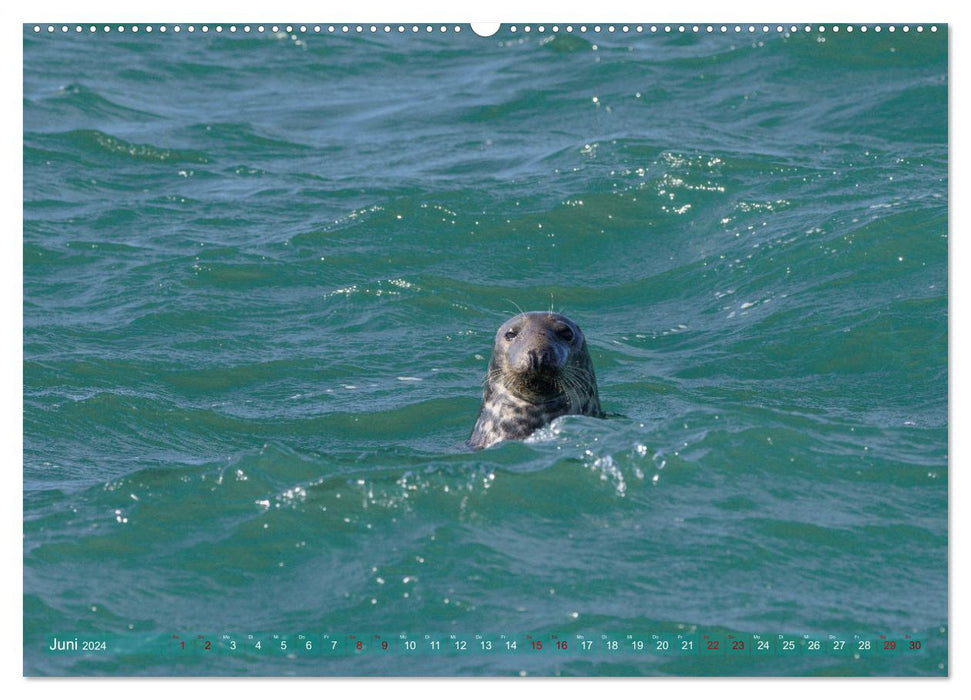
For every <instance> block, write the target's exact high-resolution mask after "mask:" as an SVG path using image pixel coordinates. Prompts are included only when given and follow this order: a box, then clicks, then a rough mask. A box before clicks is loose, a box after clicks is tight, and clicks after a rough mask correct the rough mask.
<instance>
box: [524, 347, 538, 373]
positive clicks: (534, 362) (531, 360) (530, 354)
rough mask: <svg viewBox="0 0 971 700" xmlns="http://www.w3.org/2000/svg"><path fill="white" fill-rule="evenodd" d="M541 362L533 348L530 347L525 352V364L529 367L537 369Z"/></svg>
mask: <svg viewBox="0 0 971 700" xmlns="http://www.w3.org/2000/svg"><path fill="white" fill-rule="evenodd" d="M540 364H541V359H540V356H539V353H537V352H536V350H534V349H530V350H528V351H527V352H526V365H527V367H529V369H539V366H540Z"/></svg>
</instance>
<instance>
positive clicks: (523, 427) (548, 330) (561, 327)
mask: <svg viewBox="0 0 971 700" xmlns="http://www.w3.org/2000/svg"><path fill="white" fill-rule="evenodd" d="M565 415H585V416H595V417H597V418H603V417H604V414H603V412H602V411H601V410H600V397H599V395H598V393H597V379H596V376H595V375H594V372H593V362H592V361H591V360H590V353H589V352H588V351H587V341H586V338H584V336H583V332H582V331H581V330H580V327H579V326H578V325H577V324H576V323H574V322H573V321H571V320H570V319H569V318H567V317H566V316H563V315H562V314H556V313H552V312H549V313H547V312H545V311H529V312H525V313H521V314H519V315H518V316H513V317H512V318H511V319H509V320H508V321H506V322H505V323H503V324H502V325H501V326H500V327H499V330H498V331H497V332H496V339H495V343H494V345H493V348H492V358H491V359H490V360H489V370H488V373H487V374H486V379H485V390H484V391H483V394H482V408H481V409H480V411H479V418H478V420H477V421H476V422H475V427H474V428H473V429H472V435H471V436H470V437H469V439H468V444H469V446H470V447H472V448H473V449H481V448H484V447H489V446H490V445H493V444H495V443H497V442H500V441H502V440H522V439H523V438H525V437H527V436H529V435H531V434H532V433H533V432H534V431H535V430H537V429H538V428H541V427H542V426H544V425H546V424H547V423H549V422H550V421H551V420H553V419H554V418H557V417H559V416H565Z"/></svg>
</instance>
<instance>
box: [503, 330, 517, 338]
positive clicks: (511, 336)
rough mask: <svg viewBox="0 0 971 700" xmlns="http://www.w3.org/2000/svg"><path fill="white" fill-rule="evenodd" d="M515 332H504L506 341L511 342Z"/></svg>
mask: <svg viewBox="0 0 971 700" xmlns="http://www.w3.org/2000/svg"><path fill="white" fill-rule="evenodd" d="M516 334H517V333H516V331H506V336H505V337H506V340H512V339H513V338H515V337H516Z"/></svg>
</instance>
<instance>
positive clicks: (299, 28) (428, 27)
mask: <svg viewBox="0 0 971 700" xmlns="http://www.w3.org/2000/svg"><path fill="white" fill-rule="evenodd" d="M925 29H927V30H929V31H931V32H936V31H937V26H936V25H930V26H929V27H925V26H924V25H920V24H917V25H909V24H905V25H899V26H898V25H886V26H884V25H879V24H877V25H866V24H861V25H852V24H848V25H830V26H826V25H810V24H805V25H796V24H789V25H782V24H774V25H768V24H761V25H754V24H747V25H743V24H731V25H726V24H718V25H715V24H663V25H661V24H622V25H616V24H605V25H601V24H594V25H587V24H580V25H573V24H567V25H562V26H561V25H557V24H553V25H543V24H540V25H530V24H525V25H516V24H512V25H509V26H508V31H509V32H511V33H513V34H518V33H526V34H529V33H531V32H536V33H538V34H544V33H547V32H549V33H554V34H556V33H561V32H565V33H575V34H576V33H579V34H588V33H594V34H600V33H608V34H610V33H619V34H628V33H635V34H645V33H646V34H675V33H680V34H716V33H720V34H728V33H735V34H741V33H747V34H755V33H761V34H768V33H770V32H775V33H779V34H781V33H783V32H789V33H793V34H794V33H797V32H817V33H824V32H832V33H834V34H836V33H839V32H846V33H852V32H855V31H858V32H864V33H866V32H878V33H879V32H884V31H887V32H898V31H900V32H905V33H906V32H910V31H916V32H923V31H925ZM33 31H34V33H35V34H40V33H43V32H46V33H48V34H53V33H61V34H67V33H69V32H73V33H76V34H80V33H85V32H86V33H90V34H93V33H97V32H101V33H110V32H117V33H119V34H122V33H125V32H130V33H132V34H137V33H139V32H144V33H146V34H151V33H153V32H159V33H162V34H165V33H169V32H172V33H175V34H181V33H183V32H186V33H189V34H195V33H201V34H222V33H228V34H239V33H242V34H251V33H255V34H262V33H266V32H271V33H273V34H278V33H280V32H286V33H287V34H294V33H299V34H363V33H370V34H378V33H384V34H391V33H398V34H405V33H411V34H418V33H425V34H429V33H439V34H444V33H448V32H454V33H460V32H462V31H467V28H464V27H462V26H461V25H457V24H455V25H446V24H436V25H432V24H394V25H392V24H382V25H377V24H300V25H278V24H273V25H268V24H257V25H252V24H244V25H236V24H229V25H221V24H215V25H208V24H200V25H196V24H185V25H183V24H173V25H166V24H161V25H150V24H149V25H138V24H133V25H124V24H116V25H110V24H104V25H95V24H87V25H81V24H71V25H68V24H60V25H56V24H45V25H40V24H35V25H33ZM471 31H472V32H474V33H477V34H480V35H482V36H489V35H491V34H492V33H494V32H495V29H494V28H490V29H484V30H483V29H479V28H477V27H475V26H473V27H471Z"/></svg>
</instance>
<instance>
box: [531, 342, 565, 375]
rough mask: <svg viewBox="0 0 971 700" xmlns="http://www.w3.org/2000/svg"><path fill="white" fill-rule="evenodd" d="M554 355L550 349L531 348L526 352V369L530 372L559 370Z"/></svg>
mask: <svg viewBox="0 0 971 700" xmlns="http://www.w3.org/2000/svg"><path fill="white" fill-rule="evenodd" d="M556 360H557V358H556V355H555V354H554V353H553V351H552V350H551V349H550V348H539V349H537V348H531V349H530V350H528V351H527V352H526V369H528V370H530V371H532V372H541V371H543V370H555V369H559V363H558V362H557V361H556Z"/></svg>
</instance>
